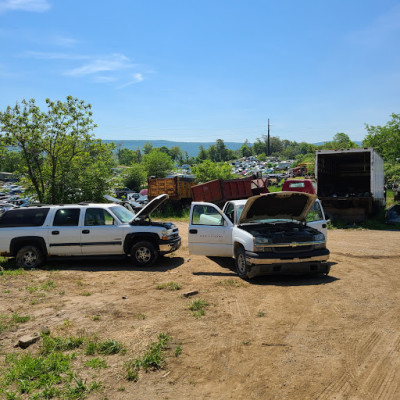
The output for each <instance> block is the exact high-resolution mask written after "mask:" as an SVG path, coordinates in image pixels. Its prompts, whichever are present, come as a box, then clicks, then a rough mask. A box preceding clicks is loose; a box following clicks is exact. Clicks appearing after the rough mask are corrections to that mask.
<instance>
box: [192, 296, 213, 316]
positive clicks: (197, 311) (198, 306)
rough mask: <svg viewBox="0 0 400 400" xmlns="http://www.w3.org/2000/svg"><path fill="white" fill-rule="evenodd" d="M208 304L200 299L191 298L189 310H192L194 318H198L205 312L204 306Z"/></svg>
mask: <svg viewBox="0 0 400 400" xmlns="http://www.w3.org/2000/svg"><path fill="white" fill-rule="evenodd" d="M208 306H209V304H208V303H207V302H206V301H205V300H202V299H197V300H193V301H192V303H191V304H190V306H189V310H190V311H192V312H193V316H194V317H195V318H200V317H202V316H203V315H205V313H206V310H205V309H206V308H207V307H208Z"/></svg>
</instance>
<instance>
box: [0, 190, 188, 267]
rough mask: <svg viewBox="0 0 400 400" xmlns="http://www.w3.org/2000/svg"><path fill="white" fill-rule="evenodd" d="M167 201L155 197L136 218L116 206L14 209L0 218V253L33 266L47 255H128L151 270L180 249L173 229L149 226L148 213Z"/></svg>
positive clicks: (171, 226) (156, 224)
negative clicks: (159, 260) (166, 256)
mask: <svg viewBox="0 0 400 400" xmlns="http://www.w3.org/2000/svg"><path fill="white" fill-rule="evenodd" d="M166 199H168V195H166V194H163V195H160V196H158V197H156V198H155V199H154V200H153V201H151V202H150V203H149V204H147V206H145V207H144V208H143V209H142V210H140V212H138V213H137V214H133V213H132V212H130V211H129V210H127V209H126V208H124V207H123V206H121V205H117V204H85V203H81V204H68V205H49V206H46V205H44V206H35V207H26V208H16V209H12V210H9V211H7V212H5V213H4V214H3V215H2V216H1V217H0V255H3V256H13V257H16V261H17V264H18V266H20V267H23V268H36V267H38V266H40V265H42V264H43V263H44V262H45V260H46V258H47V257H54V256H99V255H100V256H101V255H104V256H108V255H123V254H126V255H130V256H131V259H132V262H133V263H134V264H135V265H139V266H151V265H153V264H154V263H155V261H156V260H157V258H158V256H159V255H163V254H167V253H170V252H173V251H175V250H177V249H178V248H179V247H180V245H181V238H180V236H179V232H178V228H177V227H176V226H175V225H174V224H172V223H170V222H153V221H151V220H150V213H151V212H152V211H154V209H155V208H157V207H158V206H159V205H160V204H161V203H163V202H164V201H165V200H166Z"/></svg>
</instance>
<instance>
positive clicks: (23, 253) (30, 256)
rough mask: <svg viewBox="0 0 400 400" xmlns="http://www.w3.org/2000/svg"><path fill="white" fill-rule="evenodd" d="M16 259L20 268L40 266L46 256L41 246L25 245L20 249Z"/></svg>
mask: <svg viewBox="0 0 400 400" xmlns="http://www.w3.org/2000/svg"><path fill="white" fill-rule="evenodd" d="M15 260H16V262H17V265H18V267H20V268H39V267H40V266H41V265H42V264H43V263H44V261H45V257H44V255H43V252H42V251H41V250H40V248H39V247H37V246H24V247H21V248H20V249H19V250H18V252H17V255H16V257H15Z"/></svg>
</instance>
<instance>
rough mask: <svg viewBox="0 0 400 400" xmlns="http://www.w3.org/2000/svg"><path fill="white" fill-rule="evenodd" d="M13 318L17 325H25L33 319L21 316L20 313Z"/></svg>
mask: <svg viewBox="0 0 400 400" xmlns="http://www.w3.org/2000/svg"><path fill="white" fill-rule="evenodd" d="M11 318H12V321H13V322H15V323H16V324H23V323H25V322H28V321H29V320H30V319H31V317H30V316H29V315H19V314H18V313H14V314H13V315H12V317H11Z"/></svg>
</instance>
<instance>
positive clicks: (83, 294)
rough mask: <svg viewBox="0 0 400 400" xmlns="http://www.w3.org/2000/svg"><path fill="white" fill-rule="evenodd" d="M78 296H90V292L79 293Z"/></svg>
mask: <svg viewBox="0 0 400 400" xmlns="http://www.w3.org/2000/svg"><path fill="white" fill-rule="evenodd" d="M80 295H81V296H91V295H92V293H90V292H82V293H80Z"/></svg>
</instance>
